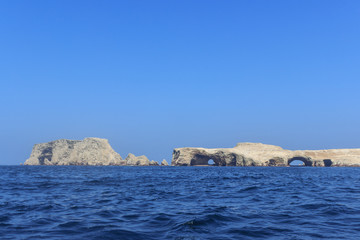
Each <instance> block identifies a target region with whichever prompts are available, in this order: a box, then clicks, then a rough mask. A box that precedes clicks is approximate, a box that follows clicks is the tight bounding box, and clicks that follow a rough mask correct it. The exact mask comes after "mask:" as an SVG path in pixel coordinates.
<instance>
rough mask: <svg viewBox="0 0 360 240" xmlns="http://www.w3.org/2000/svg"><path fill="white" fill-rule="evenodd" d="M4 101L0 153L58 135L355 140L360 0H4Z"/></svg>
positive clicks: (135, 148) (13, 160)
mask: <svg viewBox="0 0 360 240" xmlns="http://www.w3.org/2000/svg"><path fill="white" fill-rule="evenodd" d="M0 101H1V105H0V133H1V138H0V153H1V157H0V164H19V163H21V162H24V161H25V160H26V159H27V158H28V157H29V155H30V152H31V149H32V147H33V145H34V144H35V143H41V142H48V141H52V140H56V139H59V138H67V139H83V138H85V137H101V138H107V139H109V141H110V144H111V145H112V147H113V148H114V149H115V151H117V152H119V153H120V154H121V156H122V157H123V158H125V157H126V155H127V153H129V152H132V153H134V154H136V155H142V154H145V155H147V156H148V157H149V159H151V160H156V161H161V160H162V159H163V158H165V159H167V160H168V162H170V160H171V155H172V150H173V148H175V147H185V146H193V147H233V146H235V144H236V143H237V142H263V143H268V144H275V145H280V146H282V147H284V148H288V149H318V148H354V147H360V1H357V0H356V1H342V0H338V1H332V0H323V1H321V0H317V1H313V0H311V1H306V0H294V1H289V0H284V1H275V0H274V1H268V0H264V1H258V0H251V1H238V0H236V1H230V0H227V1H221V0H217V1H214V0H203V1H201V0H195V1H194V0H191V1H186V0H177V1H168V0H164V1H156V0H152V1H145V0H144V1H140V0H139V1H134V0H131V1H106V0H104V1H100V0H98V1H89V0H84V1H79V0H71V1H68V0H58V1H55V0H54V1H48V0H44V1H39V0H33V1H26V0H24V1H18V0H3V1H0Z"/></svg>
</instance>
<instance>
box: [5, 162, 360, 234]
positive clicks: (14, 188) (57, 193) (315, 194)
mask: <svg viewBox="0 0 360 240" xmlns="http://www.w3.org/2000/svg"><path fill="white" fill-rule="evenodd" d="M0 239H146V240H149V239H360V168H340V167H329V168H313V167H120V166H119V167H115V166H103V167H90V166H89V167H88V166H0Z"/></svg>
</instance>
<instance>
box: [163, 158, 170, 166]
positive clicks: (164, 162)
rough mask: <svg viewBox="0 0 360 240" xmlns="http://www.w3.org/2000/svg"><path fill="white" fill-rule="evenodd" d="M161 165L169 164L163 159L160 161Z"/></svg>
mask: <svg viewBox="0 0 360 240" xmlns="http://www.w3.org/2000/svg"><path fill="white" fill-rule="evenodd" d="M161 166H169V163H168V162H167V161H166V160H165V159H163V160H162V162H161Z"/></svg>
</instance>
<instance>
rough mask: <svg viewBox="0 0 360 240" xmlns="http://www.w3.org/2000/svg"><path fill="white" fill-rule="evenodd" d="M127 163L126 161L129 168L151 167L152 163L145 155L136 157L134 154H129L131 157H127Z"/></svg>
mask: <svg viewBox="0 0 360 240" xmlns="http://www.w3.org/2000/svg"><path fill="white" fill-rule="evenodd" d="M125 161H126V165H128V166H149V165H150V161H149V159H148V158H147V157H146V156H145V155H142V156H138V157H136V156H135V155H134V154H132V153H129V155H128V156H127V157H126V159H125Z"/></svg>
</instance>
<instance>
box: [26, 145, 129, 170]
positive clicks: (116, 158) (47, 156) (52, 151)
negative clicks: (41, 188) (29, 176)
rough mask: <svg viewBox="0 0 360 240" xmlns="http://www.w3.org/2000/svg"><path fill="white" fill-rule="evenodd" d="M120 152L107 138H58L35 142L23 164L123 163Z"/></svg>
mask: <svg viewBox="0 0 360 240" xmlns="http://www.w3.org/2000/svg"><path fill="white" fill-rule="evenodd" d="M125 164H126V162H125V161H124V160H122V158H121V156H120V154H118V153H116V152H115V151H114V150H113V149H112V148H111V146H110V144H109V142H108V140H106V139H101V138H85V139H84V140H82V141H79V140H66V139H60V140H56V141H52V142H48V143H40V144H35V146H34V147H33V150H32V152H31V155H30V158H29V159H27V160H26V161H25V163H24V165H125Z"/></svg>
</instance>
